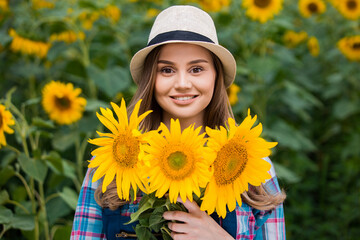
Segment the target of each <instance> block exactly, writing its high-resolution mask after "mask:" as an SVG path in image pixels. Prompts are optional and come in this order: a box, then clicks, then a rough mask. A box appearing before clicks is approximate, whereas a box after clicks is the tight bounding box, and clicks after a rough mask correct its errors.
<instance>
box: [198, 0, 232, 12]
mask: <svg viewBox="0 0 360 240" xmlns="http://www.w3.org/2000/svg"><path fill="white" fill-rule="evenodd" d="M197 2H198V3H199V4H200V7H201V8H202V9H204V10H205V11H207V12H219V11H220V10H221V9H222V8H223V7H228V6H229V5H230V3H231V0H218V1H214V0H197Z"/></svg>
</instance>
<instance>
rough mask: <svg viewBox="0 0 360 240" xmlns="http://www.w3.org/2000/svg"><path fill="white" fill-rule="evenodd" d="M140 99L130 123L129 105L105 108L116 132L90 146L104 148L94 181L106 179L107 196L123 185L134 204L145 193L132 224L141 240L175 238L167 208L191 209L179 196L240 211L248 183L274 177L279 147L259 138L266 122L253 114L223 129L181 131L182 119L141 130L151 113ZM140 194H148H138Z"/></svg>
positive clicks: (211, 208)
mask: <svg viewBox="0 0 360 240" xmlns="http://www.w3.org/2000/svg"><path fill="white" fill-rule="evenodd" d="M140 104H141V100H140V101H139V102H138V103H137V104H136V105H135V108H134V110H133V112H132V114H131V116H130V118H128V115H127V111H126V105H125V101H124V100H122V101H121V105H120V106H118V105H116V104H114V103H111V105H112V107H113V109H114V111H115V114H116V116H117V120H116V119H115V117H114V115H113V112H112V111H111V110H110V109H103V108H102V109H100V111H101V114H97V116H98V118H99V120H100V121H101V122H102V123H103V124H104V125H105V126H106V127H107V128H108V129H109V130H110V132H111V133H101V132H98V135H99V136H100V137H99V138H95V139H90V140H89V142H90V143H92V144H95V145H97V146H98V148H97V149H95V150H94V151H93V152H92V155H93V156H96V157H95V158H93V159H92V160H91V161H90V164H89V168H95V173H94V176H93V179H92V181H97V180H99V179H101V178H103V185H102V192H105V191H106V190H107V187H108V186H109V184H110V183H111V182H112V181H113V180H114V181H115V182H116V188H117V193H118V196H119V198H120V199H123V200H125V201H129V202H131V201H134V200H136V196H139V195H141V199H140V203H139V208H138V210H137V211H136V212H135V213H133V214H132V215H131V220H130V221H129V222H128V224H131V223H136V222H137V221H138V223H137V224H136V227H135V232H136V234H137V236H138V239H156V237H155V235H156V234H160V235H162V236H163V238H164V239H171V236H170V232H171V231H170V230H169V228H168V227H167V221H166V220H165V219H164V218H163V217H162V215H163V213H164V212H165V211H173V210H178V211H185V212H186V211H187V209H186V208H185V207H184V206H183V205H182V204H181V203H178V202H177V199H178V198H181V200H182V201H183V202H185V201H195V202H196V203H197V204H198V205H199V206H200V209H201V210H203V211H206V212H207V213H208V214H209V215H210V214H212V213H214V212H216V213H217V214H218V215H219V216H220V217H222V218H225V217H226V214H227V212H229V211H233V210H234V209H235V208H236V206H237V205H238V206H241V204H242V200H241V194H242V193H243V192H244V191H247V190H248V186H249V184H251V185H253V186H259V185H260V184H261V183H264V182H265V180H266V179H269V178H271V176H270V174H269V170H270V168H271V165H270V163H268V162H267V161H265V160H264V159H263V158H265V157H267V156H269V155H270V149H271V148H273V147H274V146H276V144H277V143H276V142H267V141H265V140H264V139H263V138H261V137H260V134H261V132H262V125H261V123H259V124H257V125H256V126H255V127H253V125H254V124H255V122H256V120H257V118H256V116H255V117H252V116H251V115H250V110H249V111H248V116H247V117H246V118H245V119H244V121H243V122H242V123H241V124H240V125H237V124H236V123H235V120H234V119H232V118H229V119H228V121H227V124H226V125H225V127H222V126H221V127H220V128H218V129H212V128H209V127H206V128H205V131H203V132H202V131H201V129H202V127H197V128H195V126H194V125H190V126H189V127H187V128H185V129H184V130H181V127H180V121H179V120H178V119H176V120H174V119H171V121H170V126H169V128H168V127H167V126H166V125H165V124H164V123H161V124H160V126H159V128H158V129H157V130H152V131H142V129H140V128H139V124H140V122H141V121H142V120H143V119H144V118H145V117H146V116H147V115H148V114H150V111H148V112H145V113H143V114H141V115H140V116H138V113H139V109H140ZM138 190H141V194H139V193H138Z"/></svg>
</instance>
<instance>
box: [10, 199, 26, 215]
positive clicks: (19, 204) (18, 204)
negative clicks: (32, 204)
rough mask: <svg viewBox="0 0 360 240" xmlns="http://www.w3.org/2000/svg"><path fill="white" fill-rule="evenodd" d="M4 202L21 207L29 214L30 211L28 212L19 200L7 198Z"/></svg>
mask: <svg viewBox="0 0 360 240" xmlns="http://www.w3.org/2000/svg"><path fill="white" fill-rule="evenodd" d="M5 203H8V204H12V205H15V206H18V207H19V208H21V209H22V210H23V211H24V212H25V213H26V214H29V213H30V212H29V211H28V210H27V209H26V208H25V207H24V205H22V204H21V203H19V202H17V201H14V200H7V201H6V202H5Z"/></svg>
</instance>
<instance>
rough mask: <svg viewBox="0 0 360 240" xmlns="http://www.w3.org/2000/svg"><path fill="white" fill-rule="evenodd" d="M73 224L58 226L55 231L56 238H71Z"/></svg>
mask: <svg viewBox="0 0 360 240" xmlns="http://www.w3.org/2000/svg"><path fill="white" fill-rule="evenodd" d="M71 229H72V226H61V227H58V228H57V229H56V231H55V233H54V240H63V239H70V235H71Z"/></svg>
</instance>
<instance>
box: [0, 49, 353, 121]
mask: <svg viewBox="0 0 360 240" xmlns="http://www.w3.org/2000/svg"><path fill="white" fill-rule="evenodd" d="M352 48H353V49H355V50H360V42H356V43H354V44H353V46H352ZM0 127H1V116H0Z"/></svg>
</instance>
